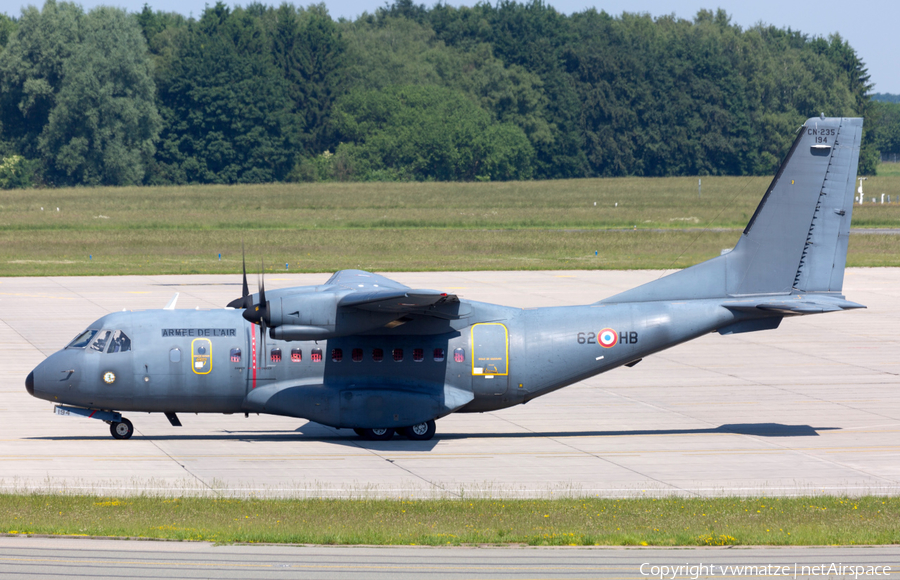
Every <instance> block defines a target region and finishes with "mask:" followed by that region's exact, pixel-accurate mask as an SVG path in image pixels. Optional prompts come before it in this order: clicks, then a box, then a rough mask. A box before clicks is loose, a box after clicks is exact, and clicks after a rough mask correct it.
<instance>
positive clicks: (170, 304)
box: [163, 292, 178, 310]
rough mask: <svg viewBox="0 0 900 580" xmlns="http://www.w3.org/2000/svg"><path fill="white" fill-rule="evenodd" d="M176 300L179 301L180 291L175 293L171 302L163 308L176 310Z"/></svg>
mask: <svg viewBox="0 0 900 580" xmlns="http://www.w3.org/2000/svg"><path fill="white" fill-rule="evenodd" d="M176 302H178V292H176V293H175V296H172V299H171V300H169V303H168V304H166V305H165V307H164V308H163V310H175V303H176Z"/></svg>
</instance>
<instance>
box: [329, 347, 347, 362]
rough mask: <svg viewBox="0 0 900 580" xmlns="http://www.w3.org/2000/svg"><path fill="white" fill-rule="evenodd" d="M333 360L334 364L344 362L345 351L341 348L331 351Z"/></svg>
mask: <svg viewBox="0 0 900 580" xmlns="http://www.w3.org/2000/svg"><path fill="white" fill-rule="evenodd" d="M331 360H332V361H333V362H341V361H342V360H344V351H343V350H341V349H339V348H333V349H331Z"/></svg>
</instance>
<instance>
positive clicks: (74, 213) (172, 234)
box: [0, 174, 900, 276]
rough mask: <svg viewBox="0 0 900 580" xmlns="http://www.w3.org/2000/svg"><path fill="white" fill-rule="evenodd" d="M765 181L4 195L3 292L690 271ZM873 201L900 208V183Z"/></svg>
mask: <svg viewBox="0 0 900 580" xmlns="http://www.w3.org/2000/svg"><path fill="white" fill-rule="evenodd" d="M769 181H770V178H768V177H705V178H703V188H702V192H700V194H699V195H698V191H697V179H696V178H665V179H652V178H621V179H580V180H567V181H552V182H541V181H530V182H508V183H486V184H475V183H388V184H385V183H354V184H345V183H332V184H269V185H254V186H186V187H165V188H162V187H159V188H149V187H148V188H137V187H135V188H70V189H43V190H13V191H3V192H0V276H17V275H113V274H163V273H166V274H189V273H234V272H238V271H239V270H240V246H241V239H242V238H243V240H244V242H245V244H246V247H247V252H248V260H249V261H250V263H251V265H253V264H256V263H258V261H259V260H264V261H265V263H266V266H267V270H269V271H271V270H274V269H284V267H285V264H290V266H289V267H290V270H291V271H301V272H322V271H333V270H338V269H341V268H357V267H359V268H364V269H370V270H379V271H399V270H432V271H436V270H481V269H497V270H504V269H512V270H516V269H561V268H586V269H594V268H616V269H618V268H668V267H683V266H687V265H690V264H694V263H696V262H699V261H702V260H704V259H707V258H710V257H712V256H715V255H717V254H719V252H720V251H721V250H722V249H723V248H729V247H732V246H733V245H734V243H735V242H736V241H737V239H738V238H739V236H740V231H741V229H742V228H743V227H744V226H745V225H746V222H747V220H748V219H749V217H750V216H751V215H752V214H753V211H754V209H755V208H756V205H757V204H758V202H759V200H760V198H761V197H762V195H763V193H764V192H765V189H766V187H767V186H768V183H769ZM865 189H866V195H867V196H868V195H871V196H876V195H877V196H880V193H881V192H882V191H883V192H885V193H888V194H889V195H892V196H894V199H898V198H900V174H898V175H887V176H877V177H871V178H869V180H868V181H867V182H866V184H865ZM875 192H877V193H875ZM595 204H596V205H595ZM57 208H58V211H57ZM853 225H854V227H871V228H900V203H891V204H872V203H864V204H863V205H861V206H857V207H856V208H855V209H854V216H853ZM595 252H596V256H595ZM220 253H221V254H222V260H221V261H220V260H219V257H218V256H219V254H220ZM848 262H849V265H851V266H898V265H900V238H898V237H895V236H886V235H880V234H862V235H854V236H852V237H851V241H850V255H849V258H848Z"/></svg>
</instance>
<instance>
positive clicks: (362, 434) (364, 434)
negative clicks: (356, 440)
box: [353, 427, 366, 437]
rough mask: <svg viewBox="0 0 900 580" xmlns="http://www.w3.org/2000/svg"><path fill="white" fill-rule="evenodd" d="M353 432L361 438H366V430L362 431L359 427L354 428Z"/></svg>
mask: <svg viewBox="0 0 900 580" xmlns="http://www.w3.org/2000/svg"><path fill="white" fill-rule="evenodd" d="M353 432H354V433H356V434H357V435H359V436H360V437H365V436H366V430H365V429H360V428H359V427H354V428H353Z"/></svg>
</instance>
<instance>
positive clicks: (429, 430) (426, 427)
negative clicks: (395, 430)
mask: <svg viewBox="0 0 900 580" xmlns="http://www.w3.org/2000/svg"><path fill="white" fill-rule="evenodd" d="M435 431H437V427H436V426H435V424H434V421H433V420H429V421H425V422H424V423H419V424H418V425H413V426H411V427H407V428H405V429H404V430H403V434H404V435H406V436H407V438H409V439H412V440H413V441H428V440H429V439H431V438H432V437H434V433H435Z"/></svg>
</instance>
